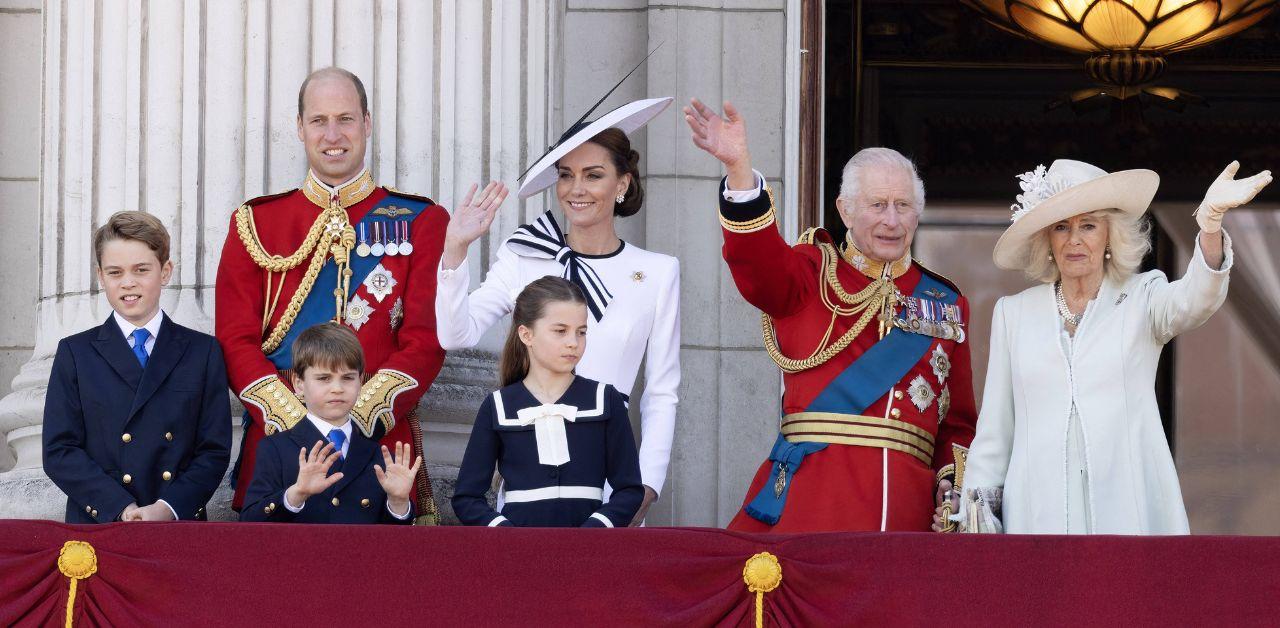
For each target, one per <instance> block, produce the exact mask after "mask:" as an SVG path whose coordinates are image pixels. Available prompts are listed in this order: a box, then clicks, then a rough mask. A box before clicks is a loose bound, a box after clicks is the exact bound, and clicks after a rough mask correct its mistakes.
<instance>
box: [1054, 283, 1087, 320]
mask: <svg viewBox="0 0 1280 628" xmlns="http://www.w3.org/2000/svg"><path fill="white" fill-rule="evenodd" d="M1053 295H1054V298H1055V299H1056V300H1057V301H1058V316H1061V317H1062V320H1063V322H1065V323H1066V324H1068V325H1070V326H1072V327H1079V326H1080V319H1081V318H1083V317H1084V312H1081V313H1079V314H1072V313H1071V308H1069V307H1067V298H1066V297H1065V296H1064V295H1063V294H1062V282H1061V281H1057V282H1054V284H1053Z"/></svg>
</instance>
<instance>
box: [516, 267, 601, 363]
mask: <svg viewBox="0 0 1280 628" xmlns="http://www.w3.org/2000/svg"><path fill="white" fill-rule="evenodd" d="M566 301H567V302H569V303H577V304H580V305H582V306H583V307H586V305H587V299H586V297H583V296H582V291H581V290H579V289H578V286H575V285H573V284H572V283H570V282H569V280H568V279H562V278H560V277H555V276H548V277H543V278H541V279H536V280H534V281H532V282H530V283H529V285H527V286H525V287H524V290H521V291H520V296H518V297H516V307H515V310H514V311H512V312H511V331H509V332H507V342H506V344H504V345H503V346H502V359H501V360H499V362H498V381H499V382H501V384H502V386H510V385H512V384H514V383H516V382H518V381H520V380H522V379H524V378H525V376H526V375H528V374H529V348H528V347H526V346H524V343H523V342H520V332H519V330H520V326H521V325H524V326H525V327H529V328H532V327H533V323H534V322H535V321H537V320H538V319H540V318H542V316H543V314H544V313H545V312H546V310H547V305H549V304H551V303H563V302H566Z"/></svg>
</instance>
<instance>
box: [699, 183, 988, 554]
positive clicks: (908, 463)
mask: <svg viewBox="0 0 1280 628" xmlns="http://www.w3.org/2000/svg"><path fill="white" fill-rule="evenodd" d="M773 211H774V210H773V207H772V200H771V198H770V197H769V196H766V195H764V194H761V195H760V197H759V198H757V199H756V200H754V201H749V202H744V203H731V202H729V201H726V200H723V199H722V200H721V223H722V225H723V226H724V229H723V232H724V258H725V261H726V262H728V265H729V269H730V271H731V272H732V274H733V279H734V282H735V283H736V284H737V286H738V290H739V291H740V292H741V293H742V296H743V297H744V298H745V299H746V300H747V301H748V302H750V303H751V304H752V305H754V306H756V307H758V308H760V309H761V310H762V311H763V312H764V313H765V314H767V315H768V316H769V318H771V319H772V326H773V328H774V329H775V334H776V338H777V347H778V349H780V350H781V353H782V354H783V355H784V356H786V357H788V358H792V359H800V358H804V357H806V356H809V355H810V354H812V353H813V352H814V350H815V348H817V347H819V345H820V344H824V343H823V338H824V336H826V335H827V333H828V328H829V327H830V335H829V337H828V339H827V341H826V343H825V345H824V346H830V345H831V344H833V343H834V342H835V341H836V339H838V338H840V337H841V336H842V335H843V334H844V332H845V331H846V330H848V329H850V328H851V327H852V326H853V325H854V323H855V322H856V320H857V319H858V317H857V316H843V315H842V316H836V317H835V320H834V322H833V320H832V319H833V316H832V310H831V309H830V308H829V306H828V305H827V304H824V299H823V298H822V294H821V293H820V290H823V291H827V299H826V301H827V303H828V304H830V303H834V304H837V305H839V304H840V303H841V301H840V300H839V297H838V296H837V295H836V294H835V290H834V289H833V287H832V286H831V285H829V284H828V283H827V282H826V281H825V280H823V278H822V277H821V276H820V273H824V274H825V264H824V255H823V251H822V248H821V243H822V242H823V241H825V242H827V243H829V242H830V236H828V235H827V234H826V233H825V232H821V231H819V232H818V233H817V234H816V236H817V237H813V236H809V237H808V238H802V243H801V244H797V245H796V246H794V247H790V246H788V245H787V244H786V242H785V241H784V240H783V239H782V237H781V236H780V235H779V233H778V229H777V228H776V226H775V225H774V221H773ZM806 235H808V234H806ZM806 239H808V240H810V241H809V242H807V243H804V240H806ZM828 246H830V245H829V244H828ZM828 250H829V251H830V252H831V253H832V254H833V255H830V256H829V257H828V259H829V260H830V264H831V265H833V266H834V267H835V274H836V277H837V280H838V285H839V287H840V288H841V289H842V290H843V291H844V292H845V293H846V294H854V293H857V292H859V291H860V290H862V289H864V288H866V287H868V285H870V284H871V283H872V281H873V277H874V278H878V277H880V276H881V273H882V272H884V271H885V269H884V268H883V265H882V264H877V263H875V262H873V261H871V260H869V259H867V258H865V257H862V256H861V255H860V254H859V253H858V252H857V249H856V248H854V247H853V246H852V245H847V246H846V248H845V250H844V251H843V252H841V253H836V252H835V250H834V249H828ZM855 263H856V264H858V266H861V267H862V269H863V270H862V271H860V270H859V268H858V267H855V265H854V264H855ZM926 272H928V271H926V270H925V269H924V268H923V267H921V266H920V265H919V264H918V263H915V262H913V261H911V260H910V256H908V257H906V258H904V259H902V260H898V261H897V262H895V263H894V264H892V265H890V269H889V273H890V275H891V276H892V277H894V279H893V284H894V286H896V288H897V289H898V291H899V292H900V293H901V294H903V295H910V294H912V293H913V291H915V290H916V287H917V284H918V283H919V282H920V281H921V279H922V277H923V276H924V273H926ZM933 277H934V278H935V279H937V280H940V281H937V282H936V285H943V286H945V287H946V288H945V289H950V290H954V291H955V294H953V295H951V297H950V298H952V299H955V306H956V307H958V309H959V312H960V318H961V320H962V321H963V322H965V323H966V324H967V322H968V316H969V308H968V303H967V302H966V301H965V299H964V298H963V297H961V296H959V291H958V290H956V289H955V286H954V285H952V284H950V282H948V281H946V280H945V279H941V278H940V277H938V276H936V275H933ZM945 289H944V290H935V289H931V290H930V293H933V294H944V291H945ZM889 333H890V334H906V333H910V332H907V331H903V330H902V329H892V330H891V331H889ZM885 339H886V340H887V339H888V337H887V336H886V337H885ZM878 342H881V336H880V325H879V320H878V319H877V318H874V317H873V318H872V319H871V320H870V322H869V323H868V324H867V325H866V327H865V328H864V329H863V330H862V331H861V332H860V333H859V334H858V335H857V336H856V337H854V338H853V340H852V342H851V343H850V344H849V345H848V346H847V347H846V348H845V349H844V350H842V351H840V352H839V353H836V354H835V355H834V356H833V357H831V358H830V359H829V360H828V361H826V362H825V363H822V364H821V365H818V366H813V367H812V368H807V369H804V370H799V371H798V372H792V373H785V374H784V376H783V383H784V385H785V392H784V394H783V413H784V414H785V415H793V413H801V412H805V411H806V410H807V409H809V408H810V404H811V403H813V402H814V400H815V399H816V398H818V397H819V395H821V394H823V392H824V390H826V389H827V388H828V387H829V386H830V385H831V383H832V381H833V380H835V379H836V378H837V377H838V376H840V375H841V374H842V373H843V372H844V371H845V369H846V368H848V367H849V366H850V365H851V364H853V363H854V362H855V360H856V359H858V358H860V357H862V356H863V355H864V354H865V353H866V352H867V351H868V349H870V348H871V347H872V346H873V345H875V344H877V343H878ZM921 342H925V341H924V340H922V341H921ZM927 342H928V348H927V350H925V351H924V354H923V355H922V356H921V357H920V358H919V360H918V361H916V362H915V363H914V364H911V365H910V369H909V370H908V371H907V373H906V374H905V375H904V376H902V378H901V379H900V380H898V381H897V382H896V383H894V384H892V385H891V386H889V387H887V388H885V389H883V390H880V389H876V390H875V392H874V393H872V394H871V395H870V397H869V398H875V397H876V396H877V395H878V396H879V398H878V399H876V400H875V401H873V402H871V403H870V405H869V406H867V407H866V408H865V410H863V411H861V412H856V411H854V412H850V411H848V410H842V412H850V414H859V415H863V416H867V417H874V419H872V420H876V421H883V422H885V423H891V422H903V423H906V424H909V425H907V426H902V427H904V428H905V429H906V430H908V431H906V432H902V431H893V430H889V431H887V432H886V431H884V428H876V427H872V428H871V429H870V430H868V431H870V432H875V431H876V430H879V433H892V434H895V435H898V436H894V437H891V438H895V439H899V440H902V439H906V440H917V439H916V438H915V437H914V436H911V435H910V432H913V431H914V432H919V433H921V434H923V433H925V432H927V434H928V435H929V436H931V437H932V440H933V443H934V447H933V452H934V453H933V455H932V459H931V460H930V462H929V464H926V463H925V462H923V461H922V460H921V455H920V454H919V450H918V449H915V448H912V447H905V446H904V447H901V448H900V449H893V448H890V447H897V446H899V445H896V444H895V443H893V442H889V443H888V446H873V445H853V444H839V443H835V442H833V443H830V444H827V445H826V448H825V449H822V450H820V451H816V452H813V453H811V454H809V455H808V456H806V457H804V459H803V462H802V463H801V464H800V465H799V466H798V468H796V469H795V470H794V473H793V474H792V475H791V476H790V477H789V478H787V481H788V482H790V486H789V490H788V492H787V493H786V497H785V502H784V503H785V505H784V507H783V508H782V510H781V516H780V518H779V519H778V521H777V523H776V524H774V525H769V524H767V523H765V522H762V521H760V520H758V519H756V518H754V517H752V516H750V515H749V514H747V512H746V506H747V504H750V503H751V502H752V500H753V498H754V497H756V495H757V494H758V493H759V492H760V491H761V490H765V491H769V492H770V493H772V492H774V486H775V482H776V481H777V478H776V474H775V467H774V465H773V463H772V462H770V461H769V460H766V461H765V462H764V464H762V465H761V466H760V469H759V471H758V472H757V473H756V475H755V478H754V479H753V480H752V482H751V488H750V489H749V490H748V492H747V497H746V501H745V502H744V509H743V510H742V511H739V513H738V515H737V516H736V517H735V518H734V519H733V521H732V522H731V523H730V524H729V529H732V530H742V531H746V532H780V533H789V532H818V531H835V530H917V531H927V530H929V529H930V525H931V523H932V515H933V511H934V493H935V490H936V486H937V482H936V480H937V479H940V478H941V477H943V475H945V474H947V473H949V471H950V469H949V467H950V465H951V464H952V462H953V461H952V450H951V445H952V443H956V444H959V445H962V446H967V445H968V444H969V441H970V440H971V439H972V438H973V432H974V424H975V422H976V420H977V411H976V408H975V404H974V399H973V386H972V374H971V371H970V362H969V345H968V344H967V343H965V342H957V340H955V339H943V338H932V337H928V339H927ZM940 354H941V355H943V356H945V357H939V356H940ZM917 378H923V380H922V381H921V380H919V379H917ZM913 383H914V384H915V386H914V391H913V390H912V387H913ZM922 383H923V385H922ZM913 392H914V394H913ZM917 404H919V405H917ZM920 406H923V407H920ZM828 412H835V410H828ZM881 417H883V419H881ZM911 426H914V427H911ZM854 429H860V428H857V427H855V428H854ZM903 435H905V436H903ZM899 437H901V438H899ZM788 440H790V439H788ZM846 440H849V439H846ZM864 440H866V441H867V442H871V443H875V442H876V439H873V438H868V439H864ZM908 451H915V452H916V455H912V453H908ZM926 458H927V456H926Z"/></svg>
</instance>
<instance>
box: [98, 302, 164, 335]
mask: <svg viewBox="0 0 1280 628" xmlns="http://www.w3.org/2000/svg"><path fill="white" fill-rule="evenodd" d="M111 318H113V319H115V321H116V325H119V326H120V333H122V334H124V337H125V339H126V340H127V339H128V338H129V336H131V335H133V332H134V330H137V329H145V330H147V332H148V333H150V334H151V337H152V338H159V337H160V323H162V322H163V321H164V308H161V309H158V310H156V315H155V316H152V317H151V320H149V321H147V324H146V325H143V326H142V327H138V326H137V325H134V324H133V323H130V322H129V321H127V320H125V318H124V317H123V316H121V315H120V313H119V312H112V313H111Z"/></svg>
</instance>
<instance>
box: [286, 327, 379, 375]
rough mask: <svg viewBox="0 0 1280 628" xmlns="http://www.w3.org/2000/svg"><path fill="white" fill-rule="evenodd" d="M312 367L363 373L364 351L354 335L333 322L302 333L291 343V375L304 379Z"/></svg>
mask: <svg viewBox="0 0 1280 628" xmlns="http://www.w3.org/2000/svg"><path fill="white" fill-rule="evenodd" d="M313 366H327V367H329V368H334V367H343V366H345V367H347V368H351V369H355V370H357V371H359V372H361V373H363V372H364V350H363V349H361V348H360V340H359V339H357V338H356V332H354V331H351V328H350V327H347V326H346V325H340V324H338V323H334V322H332V321H330V322H327V323H320V324H319V325H312V326H311V327H308V328H307V329H305V330H303V332H302V333H301V334H298V338H297V340H294V341H293V373H294V374H295V375H297V376H298V377H303V376H305V375H306V372H307V369H309V368H311V367H313Z"/></svg>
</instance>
